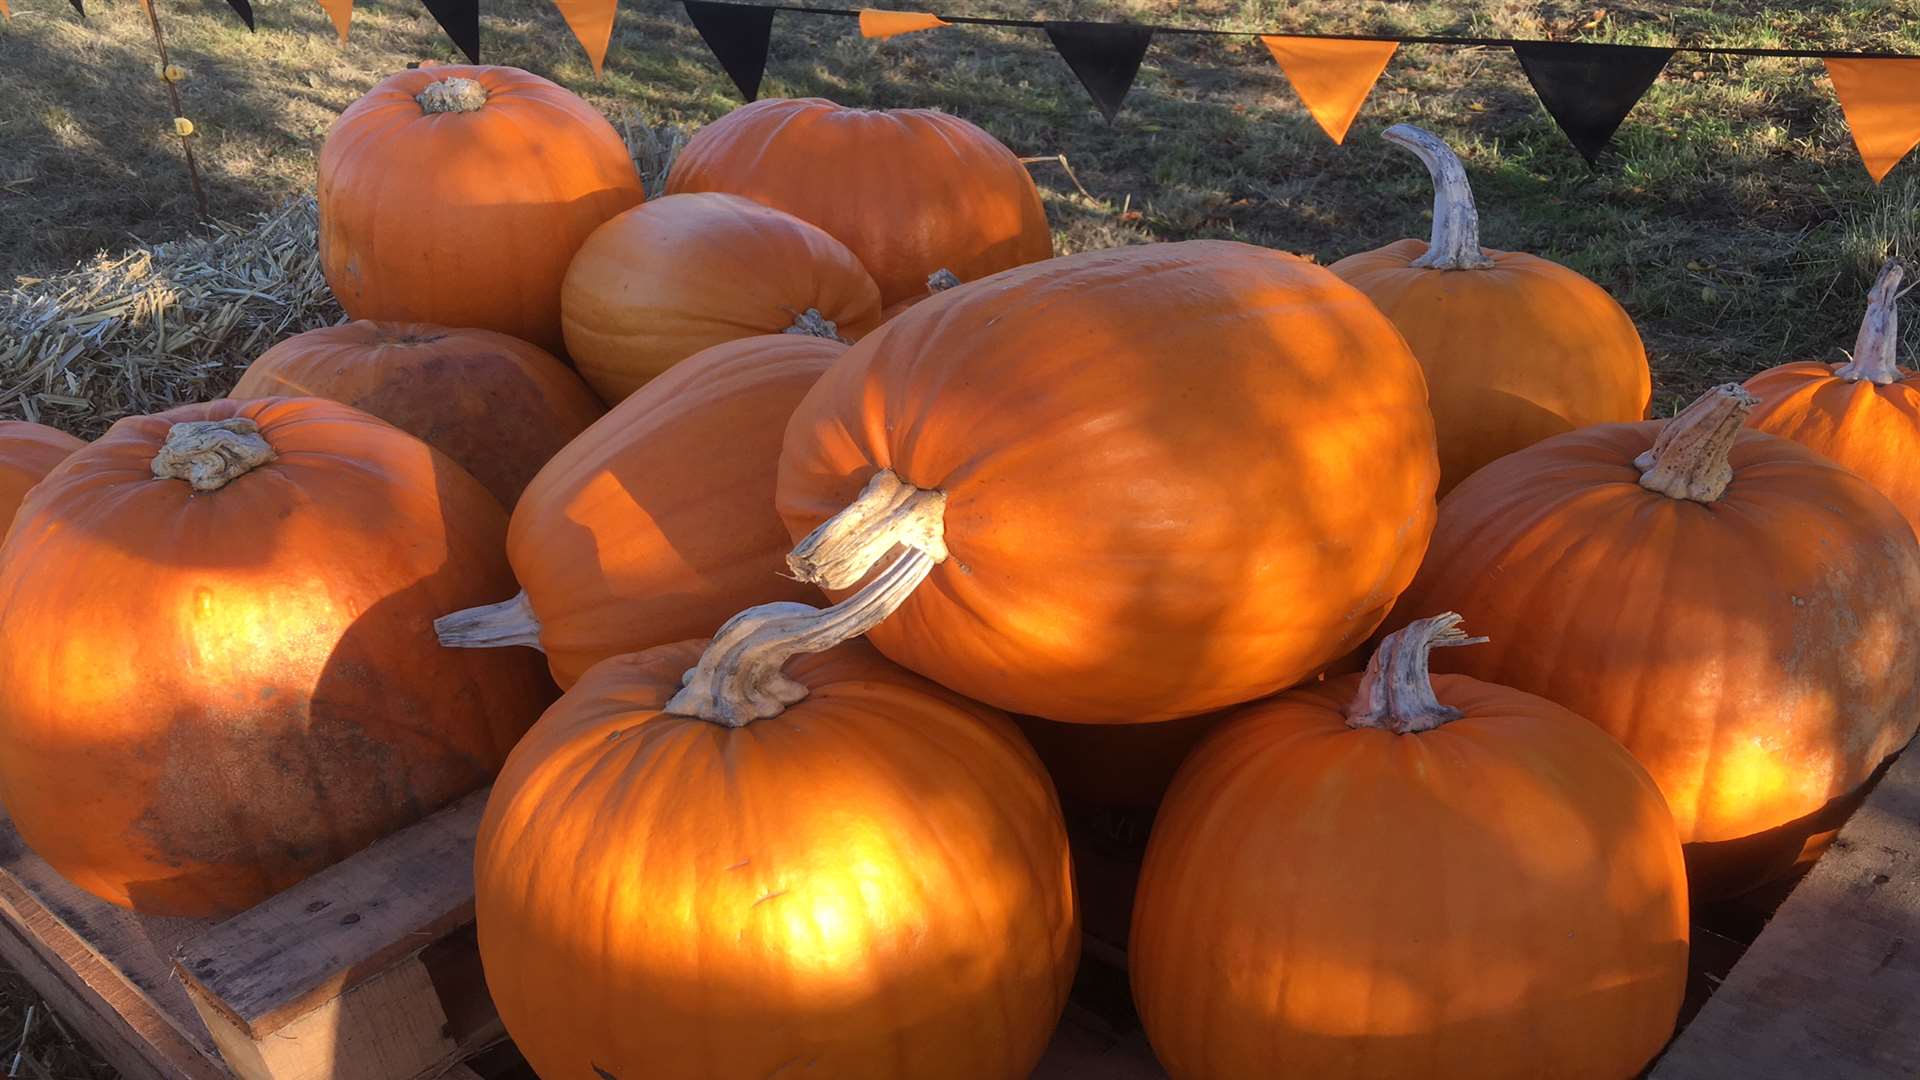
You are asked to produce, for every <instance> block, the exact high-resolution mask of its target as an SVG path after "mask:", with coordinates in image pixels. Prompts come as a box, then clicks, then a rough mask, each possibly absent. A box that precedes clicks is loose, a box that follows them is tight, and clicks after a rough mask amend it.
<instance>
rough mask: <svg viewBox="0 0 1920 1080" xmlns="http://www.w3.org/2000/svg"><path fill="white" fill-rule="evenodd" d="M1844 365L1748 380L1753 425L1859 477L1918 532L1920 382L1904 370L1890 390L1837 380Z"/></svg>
mask: <svg viewBox="0 0 1920 1080" xmlns="http://www.w3.org/2000/svg"><path fill="white" fill-rule="evenodd" d="M1840 366H1842V365H1838V364H1828V363H1823V362H1820V361H1797V362H1793V363H1788V364H1781V365H1779V366H1777V367H1772V368H1768V369H1767V370H1766V371H1763V372H1761V373H1760V374H1758V375H1755V376H1754V377H1752V378H1751V379H1748V380H1747V381H1746V384H1745V385H1746V388H1747V389H1748V390H1749V391H1750V392H1752V393H1753V394H1754V395H1756V396H1757V397H1759V398H1760V404H1759V405H1758V406H1757V407H1756V408H1755V409H1754V410H1753V413H1752V415H1751V416H1750V417H1749V418H1748V420H1747V424H1748V426H1749V427H1752V428H1755V429H1756V430H1759V431H1765V432H1768V433H1769V434H1773V435H1779V436H1782V437H1785V438H1789V439H1792V440H1794V441H1795V442H1798V443H1800V444H1801V445H1803V446H1807V447H1809V448H1810V449H1812V450H1815V451H1816V452H1819V453H1822V454H1824V455H1826V456H1828V457H1831V458H1834V459H1835V460H1836V461H1838V462H1840V463H1841V464H1842V465H1845V466H1846V467H1847V468H1849V469H1851V470H1852V471H1854V472H1856V473H1859V474H1860V475H1861V476H1862V477H1864V478H1865V479H1866V480H1867V482H1869V483H1871V484H1872V485H1873V486H1874V487H1876V488H1879V489H1880V491H1881V493H1882V494H1885V495H1886V496H1887V497H1888V498H1889V499H1892V500H1893V503H1894V505H1895V506H1898V507H1899V508H1900V510H1901V513H1902V514H1904V515H1905V516H1906V518H1907V521H1908V522H1909V523H1910V524H1913V525H1914V527H1915V532H1916V534H1917V535H1920V484H1916V483H1915V482H1913V481H1912V480H1911V479H1909V478H1908V473H1909V472H1910V471H1911V470H1909V469H1908V468H1907V467H1906V466H1907V465H1908V464H1909V463H1910V462H1911V460H1912V455H1913V452H1914V448H1915V447H1916V445H1920V383H1916V382H1915V381H1914V374H1915V373H1914V372H1913V371H1912V370H1911V369H1908V368H1899V369H1898V371H1899V373H1900V379H1899V381H1898V382H1894V383H1890V384H1887V385H1884V386H1882V385H1876V384H1874V383H1872V382H1870V381H1868V380H1865V379H1861V380H1859V381H1857V382H1847V381H1846V380H1844V379H1841V378H1839V377H1837V376H1836V375H1835V371H1836V369H1838V368H1839V367H1840ZM1843 400H1844V403H1845V404H1844V406H1840V402H1841V401H1843ZM1837 406H1838V407H1837Z"/></svg>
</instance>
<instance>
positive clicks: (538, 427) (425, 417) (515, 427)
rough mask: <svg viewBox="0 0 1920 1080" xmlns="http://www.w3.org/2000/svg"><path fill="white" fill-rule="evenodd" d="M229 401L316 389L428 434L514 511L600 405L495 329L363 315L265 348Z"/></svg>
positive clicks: (538, 354)
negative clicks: (522, 495) (535, 478)
mask: <svg viewBox="0 0 1920 1080" xmlns="http://www.w3.org/2000/svg"><path fill="white" fill-rule="evenodd" d="M227 396H228V397H231V398H261V397H307V396H311V397H323V398H327V399H330V400H332V401H338V402H340V403H342V404H345V405H351V406H353V407H354V408H356V409H359V410H361V411H362V412H368V413H372V414H373V415H374V416H377V417H379V418H380V419H382V420H385V421H386V422H387V423H389V424H392V425H394V426H395V427H397V428H399V429H400V430H402V431H405V432H407V433H408V434H410V435H413V436H415V437H417V438H420V439H424V440H425V441H426V442H427V444H428V445H429V446H432V447H433V448H434V449H436V450H438V451H440V452H441V453H443V454H446V455H447V456H448V457H450V458H452V459H453V460H454V461H455V462H457V463H458V464H459V465H460V466H461V467H462V468H464V469H466V470H467V471H468V472H470V473H472V474H473V476H474V479H476V480H479V481H480V483H481V484H483V485H485V487H486V489H487V490H488V491H490V492H492V493H493V497H494V498H496V499H498V500H500V505H502V506H504V507H506V508H507V509H509V510H511V509H513V504H514V503H515V502H516V501H518V500H519V498H520V492H521V491H522V490H524V489H525V488H526V486H527V482H528V481H529V480H532V479H533V475H534V474H535V473H537V472H539V471H540V467H541V466H542V465H545V464H546V463H547V460H548V459H549V458H551V457H553V455H554V454H555V453H557V452H558V451H559V449H560V448H561V447H563V446H565V445H567V443H568V441H570V440H571V439H572V438H573V437H574V436H575V435H578V434H580V432H582V431H584V430H586V427H587V425H588V424H591V423H593V422H594V421H595V420H597V419H599V418H600V416H601V415H602V414H604V413H605V412H606V409H605V407H603V406H602V405H601V404H600V399H599V398H597V397H594V396H593V391H591V390H588V389H587V387H586V384H585V383H582V382H581V381H580V378H579V376H577V375H575V374H574V373H573V372H571V371H569V370H567V366H566V365H565V364H562V363H561V362H560V361H558V360H556V359H554V357H553V354H552V353H549V352H547V351H546V350H545V349H542V348H540V347H539V346H537V345H529V344H527V343H526V342H524V341H521V340H520V339H518V338H513V337H508V336H507V335H505V334H496V333H494V332H493V331H491V330H454V329H449V328H447V327H444V326H434V325H432V324H429V323H376V322H370V321H366V320H361V321H359V322H352V323H347V324H345V325H342V326H325V327H321V328H320V329H318V330H309V331H307V332H306V333H304V334H296V335H295V336H293V337H290V338H288V339H287V340H285V341H282V342H280V343H279V344H278V345H275V346H274V347H273V348H271V349H268V350H267V351H266V352H264V353H261V354H260V358H259V359H258V360H255V361H254V362H253V363H252V364H251V365H249V366H248V367H247V370H246V373H245V374H244V375H241V376H240V382H239V383H238V384H237V385H235V386H234V388H233V390H232V392H231V393H229V394H228V395H227Z"/></svg>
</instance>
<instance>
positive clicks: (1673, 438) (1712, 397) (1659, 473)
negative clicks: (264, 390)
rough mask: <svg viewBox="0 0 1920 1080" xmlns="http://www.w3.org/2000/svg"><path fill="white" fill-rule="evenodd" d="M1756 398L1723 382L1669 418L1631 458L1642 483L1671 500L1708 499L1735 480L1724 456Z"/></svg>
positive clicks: (1735, 384) (1644, 486)
mask: <svg viewBox="0 0 1920 1080" xmlns="http://www.w3.org/2000/svg"><path fill="white" fill-rule="evenodd" d="M1759 403H1760V399H1759V398H1756V397H1754V396H1753V395H1752V394H1750V393H1748V392H1747V389H1746V387H1744V386H1741V385H1740V384H1739V383H1721V384H1720V385H1719V386H1716V387H1714V388H1713V389H1711V390H1709V391H1707V392H1706V393H1704V394H1701V395H1700V397H1699V399H1698V400H1696V401H1695V402H1694V403H1693V404H1691V405H1689V406H1687V407H1686V408H1685V409H1684V410H1682V411H1681V413H1680V415H1679V416H1676V417H1674V418H1673V419H1671V420H1669V421H1667V425H1666V426H1665V427H1663V428H1661V429H1660V436H1659V438H1657V439H1655V440H1654V442H1653V449H1651V450H1648V451H1647V452H1646V453H1644V454H1641V455H1640V456H1639V457H1637V458H1634V459H1633V464H1634V467H1635V468H1637V469H1639V470H1640V486H1641V487H1643V488H1646V489H1647V490H1648V491H1657V492H1659V493H1660V494H1662V495H1665V496H1667V497H1668V498H1672V499H1691V500H1692V501H1694V502H1703V503H1710V502H1713V501H1714V500H1716V499H1718V498H1719V497H1720V496H1721V495H1722V494H1723V493H1724V492H1725V491H1726V490H1727V485H1728V484H1730V483H1732V482H1733V466H1732V465H1730V464H1728V462H1727V454H1728V453H1729V452H1731V451H1732V450H1733V443H1734V440H1735V439H1737V438H1739V437H1740V426H1741V425H1742V424H1744V423H1746V421H1747V414H1748V413H1750V412H1752V411H1753V407H1754V406H1755V405H1758V404H1759Z"/></svg>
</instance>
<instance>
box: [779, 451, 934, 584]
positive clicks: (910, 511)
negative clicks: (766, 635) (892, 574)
mask: <svg viewBox="0 0 1920 1080" xmlns="http://www.w3.org/2000/svg"><path fill="white" fill-rule="evenodd" d="M946 514H947V493H946V492H944V491H928V490H926V489H924V488H917V487H914V486H913V485H912V484H909V483H907V482H906V481H905V480H902V479H900V477H898V476H897V475H895V474H894V472H893V470H891V469H881V470H880V471H879V472H877V473H874V474H873V479H871V480H869V481H867V486H866V488H865V489H864V490H862V491H861V492H860V497H859V498H857V499H855V500H853V502H852V503H850V504H848V506H847V508H846V509H845V510H842V511H840V512H839V513H837V514H835V515H833V516H832V517H830V518H828V519H827V520H825V521H823V522H821V523H820V525H819V527H818V528H816V529H814V530H813V531H812V532H810V533H808V534H807V535H806V536H804V537H802V538H801V539H800V542H799V543H798V544H795V545H794V546H793V551H792V552H791V553H789V554H788V555H787V568H788V569H790V570H792V571H793V576H794V577H796V578H798V579H799V580H801V581H807V582H812V583H813V584H815V585H819V586H821V587H822V588H827V589H848V588H852V587H853V586H854V585H856V584H858V583H859V581H860V579H861V578H863V577H866V576H867V571H869V570H871V569H873V567H874V565H875V564H877V563H878V562H879V561H880V560H881V559H884V558H886V557H887V553H888V552H890V551H892V550H893V549H894V547H895V546H897V545H905V546H907V547H909V548H912V549H914V550H916V551H921V552H924V553H926V555H927V556H928V557H929V558H931V559H932V560H933V563H934V564H938V563H942V562H945V561H946V558H947V541H946Z"/></svg>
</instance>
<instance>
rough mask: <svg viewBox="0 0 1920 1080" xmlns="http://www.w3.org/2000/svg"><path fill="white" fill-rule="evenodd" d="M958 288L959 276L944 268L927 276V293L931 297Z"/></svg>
mask: <svg viewBox="0 0 1920 1080" xmlns="http://www.w3.org/2000/svg"><path fill="white" fill-rule="evenodd" d="M959 287H960V275H959V274H956V273H954V272H953V271H951V270H948V269H947V268H946V267H941V268H940V269H938V270H935V271H934V272H933V273H931V274H928V275H927V293H928V294H929V295H931V296H938V295H940V294H941V293H943V292H946V291H947V290H948V289H957V288H959Z"/></svg>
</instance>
